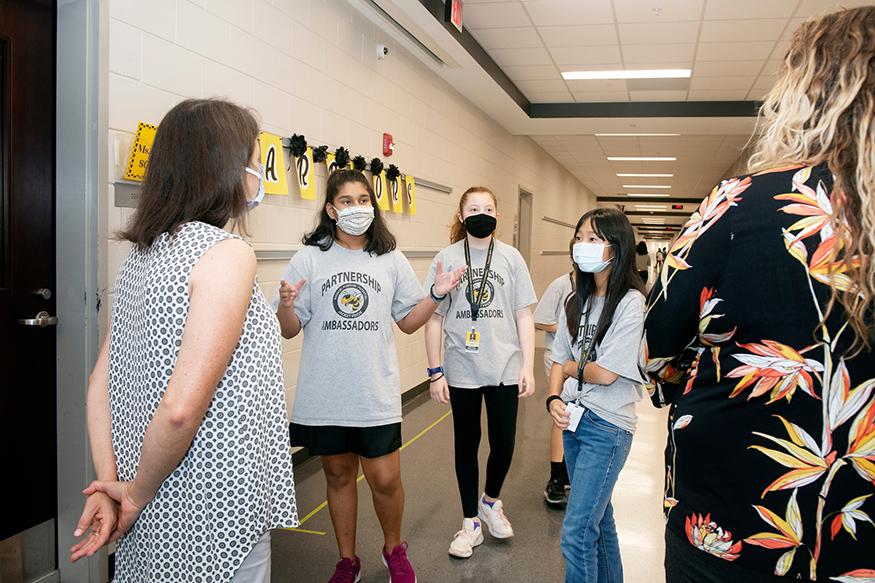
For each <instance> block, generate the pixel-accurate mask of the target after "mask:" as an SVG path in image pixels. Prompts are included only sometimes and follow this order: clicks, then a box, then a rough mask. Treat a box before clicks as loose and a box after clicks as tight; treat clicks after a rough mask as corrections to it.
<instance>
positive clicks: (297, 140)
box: [289, 134, 307, 158]
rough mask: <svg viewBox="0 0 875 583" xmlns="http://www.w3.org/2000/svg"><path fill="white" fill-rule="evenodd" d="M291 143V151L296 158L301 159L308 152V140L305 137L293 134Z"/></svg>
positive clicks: (290, 139)
mask: <svg viewBox="0 0 875 583" xmlns="http://www.w3.org/2000/svg"><path fill="white" fill-rule="evenodd" d="M289 143H290V145H289V150H291V151H292V156H294V157H295V158H300V157H301V156H303V155H304V152H306V151H307V139H306V138H304V136H303V135H300V136H299V135H298V134H292V137H291V138H289Z"/></svg>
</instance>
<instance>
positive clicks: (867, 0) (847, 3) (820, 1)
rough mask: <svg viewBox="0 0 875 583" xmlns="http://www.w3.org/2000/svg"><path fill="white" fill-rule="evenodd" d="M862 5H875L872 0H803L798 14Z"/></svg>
mask: <svg viewBox="0 0 875 583" xmlns="http://www.w3.org/2000/svg"><path fill="white" fill-rule="evenodd" d="M860 6H875V2H873V1H872V0H841V2H836V1H835V0H802V4H800V5H799V9H798V10H797V11H796V16H821V15H823V14H828V13H830V12H836V11H837V10H841V9H842V8H857V7H860Z"/></svg>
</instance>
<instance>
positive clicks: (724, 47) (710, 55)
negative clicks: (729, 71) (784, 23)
mask: <svg viewBox="0 0 875 583" xmlns="http://www.w3.org/2000/svg"><path fill="white" fill-rule="evenodd" d="M774 46H775V43H773V42H770V41H761V42H728V43H727V42H722V43H717V42H700V43H699V47H698V48H697V49H696V60H697V61H731V60H734V59H741V60H747V61H754V60H757V59H762V60H766V59H767V58H769V54H770V53H771V52H772V48H773V47H774Z"/></svg>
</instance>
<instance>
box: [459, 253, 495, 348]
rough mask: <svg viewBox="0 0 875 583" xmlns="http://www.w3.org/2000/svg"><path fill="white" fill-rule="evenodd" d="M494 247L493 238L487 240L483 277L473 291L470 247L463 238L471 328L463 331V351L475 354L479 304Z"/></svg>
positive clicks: (478, 341)
mask: <svg viewBox="0 0 875 583" xmlns="http://www.w3.org/2000/svg"><path fill="white" fill-rule="evenodd" d="M494 248H495V239H494V238H493V239H492V240H491V241H490V242H489V251H488V252H487V253H486V265H485V267H484V269H483V278H482V279H481V280H480V289H478V290H477V293H476V295H475V293H474V270H473V268H472V267H471V249H470V247H469V246H468V239H467V238H466V239H465V260H466V261H467V264H468V299H469V302H470V303H471V330H469V331H468V332H466V333H465V352H469V353H472V354H476V353H478V352H480V332H479V331H478V330H477V318H478V316H479V315H480V306H481V305H482V304H483V294H484V293H486V280H487V279H488V278H489V267H490V266H491V265H492V251H493V250H494Z"/></svg>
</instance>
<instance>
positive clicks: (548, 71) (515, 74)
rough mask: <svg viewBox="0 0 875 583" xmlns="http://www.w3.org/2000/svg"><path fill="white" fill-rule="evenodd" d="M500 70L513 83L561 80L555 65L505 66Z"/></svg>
mask: <svg viewBox="0 0 875 583" xmlns="http://www.w3.org/2000/svg"><path fill="white" fill-rule="evenodd" d="M501 70H502V71H504V72H505V74H506V75H507V76H508V77H510V78H511V80H513V81H536V80H540V79H544V80H547V79H562V76H561V75H560V74H559V69H557V68H556V66H555V65H524V66H507V67H502V68H501Z"/></svg>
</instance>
